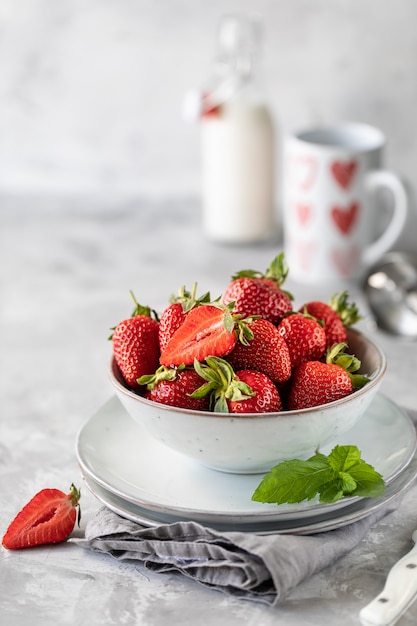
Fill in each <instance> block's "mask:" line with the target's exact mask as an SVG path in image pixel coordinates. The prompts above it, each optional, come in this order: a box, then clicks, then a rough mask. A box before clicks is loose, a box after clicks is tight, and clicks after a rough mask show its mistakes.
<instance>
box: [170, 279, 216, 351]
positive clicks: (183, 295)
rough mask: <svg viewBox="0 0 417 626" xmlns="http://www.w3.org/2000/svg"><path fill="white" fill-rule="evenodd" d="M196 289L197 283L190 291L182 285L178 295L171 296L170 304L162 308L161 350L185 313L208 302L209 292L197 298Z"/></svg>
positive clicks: (182, 319)
mask: <svg viewBox="0 0 417 626" xmlns="http://www.w3.org/2000/svg"><path fill="white" fill-rule="evenodd" d="M196 289H197V283H195V284H194V286H193V290H192V291H191V292H189V291H187V289H186V288H185V287H184V286H183V287H181V288H180V289H179V290H178V295H176V296H171V298H170V301H171V304H169V305H168V306H167V307H166V309H164V311H163V313H162V315H161V317H160V319H159V346H160V349H161V351H162V350H165V347H166V346H167V344H168V341H169V340H170V339H171V337H172V335H173V334H174V333H175V331H176V330H177V329H178V328H179V327H180V326H181V324H182V323H183V322H184V320H185V317H186V315H187V313H188V312H189V311H191V309H193V308H194V307H195V306H198V305H200V304H207V303H208V302H210V293H209V292H207V293H205V294H204V295H202V296H200V297H198V298H197V297H196Z"/></svg>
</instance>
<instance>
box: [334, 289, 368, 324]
mask: <svg viewBox="0 0 417 626" xmlns="http://www.w3.org/2000/svg"><path fill="white" fill-rule="evenodd" d="M329 304H330V306H331V307H332V309H333V310H334V311H335V312H336V313H337V314H338V316H339V317H340V319H341V320H342V323H343V325H344V326H345V327H346V328H349V327H350V326H353V324H356V322H359V320H361V319H362V315H361V314H360V313H359V309H358V307H357V306H356V304H355V303H354V302H352V303H351V304H350V303H349V294H348V292H347V291H342V292H340V293H335V294H333V295H332V297H331V298H330V300H329Z"/></svg>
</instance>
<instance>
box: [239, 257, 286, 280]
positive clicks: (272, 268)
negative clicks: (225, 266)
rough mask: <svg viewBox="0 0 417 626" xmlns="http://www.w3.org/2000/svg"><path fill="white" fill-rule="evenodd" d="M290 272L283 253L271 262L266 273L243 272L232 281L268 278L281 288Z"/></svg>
mask: <svg viewBox="0 0 417 626" xmlns="http://www.w3.org/2000/svg"><path fill="white" fill-rule="evenodd" d="M288 271H289V269H288V266H287V264H286V263H285V260H284V253H283V252H281V253H280V254H278V255H277V256H276V257H275V258H274V259H273V260H272V261H271V263H270V265H269V267H268V269H267V270H266V272H259V271H256V270H241V271H240V272H236V274H234V275H233V276H232V280H236V278H243V277H245V276H246V277H248V278H266V279H268V280H271V281H272V282H274V283H275V284H276V286H277V287H281V285H283V284H284V282H285V281H286V279H287V276H288Z"/></svg>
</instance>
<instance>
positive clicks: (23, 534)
mask: <svg viewBox="0 0 417 626" xmlns="http://www.w3.org/2000/svg"><path fill="white" fill-rule="evenodd" d="M80 497H81V494H80V491H79V490H78V489H77V488H76V487H75V486H74V485H71V488H70V492H69V493H68V494H65V493H64V492H63V491H60V490H59V489H43V490H42V491H39V493H37V494H36V495H35V496H34V497H33V498H32V500H30V502H28V503H27V504H26V506H24V507H23V509H22V510H21V511H20V513H18V514H17V516H16V517H15V518H14V520H13V521H12V523H11V524H10V526H9V527H8V529H7V531H6V534H5V535H4V537H3V541H2V544H3V546H4V547H5V548H7V549H8V550H18V549H20V548H30V547H32V546H39V545H42V544H47V543H58V542H60V541H64V539H66V538H67V537H68V536H69V535H70V534H71V533H72V531H73V529H74V526H75V522H76V519H77V511H76V509H77V507H78V523H79V521H80V518H81V513H80V508H79V500H80Z"/></svg>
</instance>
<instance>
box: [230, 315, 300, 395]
mask: <svg viewBox="0 0 417 626" xmlns="http://www.w3.org/2000/svg"><path fill="white" fill-rule="evenodd" d="M247 326H248V328H249V329H250V331H251V334H252V337H251V338H250V339H247V338H246V337H245V338H244V341H243V342H242V341H238V343H237V344H236V346H235V348H234V349H233V350H232V352H231V353H230V354H229V355H228V356H227V361H229V363H230V364H231V365H232V367H233V368H234V369H235V370H238V369H252V370H258V371H259V372H263V373H264V374H266V375H267V376H268V377H269V378H271V379H272V380H273V381H274V382H277V383H283V382H285V381H286V380H288V379H289V378H290V376H291V359H290V353H289V350H288V346H287V344H286V342H285V339H284V338H283V337H282V336H281V333H280V332H279V331H278V329H277V327H276V326H274V324H272V323H271V322H269V321H268V320H265V319H262V318H258V319H254V320H253V321H251V322H249V323H248V324H247Z"/></svg>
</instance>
